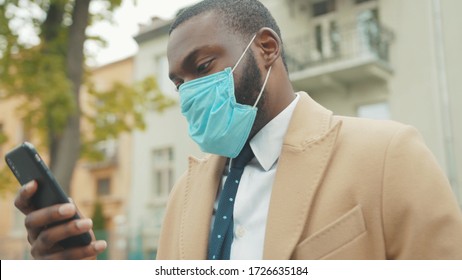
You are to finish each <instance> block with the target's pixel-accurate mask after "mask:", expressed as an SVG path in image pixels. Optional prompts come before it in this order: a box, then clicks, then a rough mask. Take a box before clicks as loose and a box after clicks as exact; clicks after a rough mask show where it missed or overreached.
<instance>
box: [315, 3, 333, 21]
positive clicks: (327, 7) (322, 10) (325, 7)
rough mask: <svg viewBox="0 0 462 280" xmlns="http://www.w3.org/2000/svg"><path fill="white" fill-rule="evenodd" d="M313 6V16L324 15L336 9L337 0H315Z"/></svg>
mask: <svg viewBox="0 0 462 280" xmlns="http://www.w3.org/2000/svg"><path fill="white" fill-rule="evenodd" d="M311 7H312V12H313V17H317V16H322V15H325V14H328V13H330V12H333V11H335V0H321V1H319V0H318V1H314V2H313V4H312V6H311Z"/></svg>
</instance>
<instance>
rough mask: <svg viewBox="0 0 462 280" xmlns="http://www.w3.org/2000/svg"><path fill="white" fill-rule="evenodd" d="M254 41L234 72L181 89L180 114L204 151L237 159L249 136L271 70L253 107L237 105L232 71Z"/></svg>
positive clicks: (201, 79)
mask: <svg viewBox="0 0 462 280" xmlns="http://www.w3.org/2000/svg"><path fill="white" fill-rule="evenodd" d="M254 39H255V36H254V37H253V38H252V40H251V41H250V43H249V44H248V46H247V47H246V49H245V50H244V52H243V53H242V55H241V57H240V58H239V60H238V61H237V63H236V65H235V66H234V68H233V69H232V70H231V68H226V69H225V70H223V71H221V72H217V73H214V74H211V75H209V76H205V77H202V78H198V79H195V80H192V81H189V82H186V83H184V84H182V85H181V86H180V89H179V92H180V104H181V112H182V114H183V115H184V116H185V117H186V119H187V120H188V123H189V135H190V136H191V138H192V139H193V140H194V141H195V142H196V143H197V144H198V145H199V147H200V148H201V150H202V151H203V152H206V153H212V154H217V155H221V156H225V157H229V158H235V157H236V156H237V155H238V154H239V153H240V151H241V150H242V147H244V144H245V142H246V141H247V139H248V137H249V134H250V130H251V129H252V126H253V123H254V121H255V117H256V116H257V108H256V106H257V104H258V101H259V100H260V97H261V95H262V93H263V91H264V89H265V86H266V83H267V82H268V77H269V75H270V72H271V67H270V68H269V69H268V73H267V75H266V78H265V81H264V83H263V86H262V88H261V91H260V94H259V95H258V98H257V100H256V101H255V104H254V105H253V106H249V105H244V104H239V103H237V102H236V97H235V95H234V78H233V72H234V70H235V69H236V67H237V66H238V65H239V63H240V62H241V60H242V58H243V57H244V55H245V54H246V52H247V50H248V49H249V48H250V46H251V45H252V42H253V40H254Z"/></svg>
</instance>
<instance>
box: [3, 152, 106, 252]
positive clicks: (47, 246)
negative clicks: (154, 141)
mask: <svg viewBox="0 0 462 280" xmlns="http://www.w3.org/2000/svg"><path fill="white" fill-rule="evenodd" d="M5 159H6V162H7V164H8V166H9V167H10V169H11V170H12V172H13V173H14V174H15V176H16V178H17V179H18V181H19V182H20V184H21V185H23V187H22V188H21V189H20V191H19V194H18V196H17V198H16V201H15V205H16V207H17V208H18V209H19V210H20V211H21V212H23V213H24V214H26V222H25V224H26V228H27V231H28V240H29V242H30V243H31V245H32V251H31V252H32V255H33V256H34V257H36V258H57V259H64V258H66V259H67V258H72V259H75V258H88V257H92V256H96V254H98V253H100V252H102V251H103V250H104V249H105V247H106V243H105V242H104V241H96V242H92V241H93V240H94V235H93V234H92V231H91V227H92V223H91V220H90V219H81V217H80V216H79V214H78V213H77V210H76V208H75V206H74V205H73V204H71V203H69V199H68V197H67V195H66V194H65V193H64V192H63V190H62V189H61V187H60V186H59V184H58V183H57V181H56V179H55V178H54V176H53V175H52V173H51V171H50V170H49V169H48V167H47V166H46V165H45V163H44V162H43V160H42V159H41V157H40V155H39V154H38V153H37V151H36V150H35V148H34V146H32V145H31V144H29V143H23V144H22V145H20V146H18V147H17V148H15V149H13V150H12V151H11V152H9V153H8V154H7V155H6V156H5Z"/></svg>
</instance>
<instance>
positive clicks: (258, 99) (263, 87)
mask: <svg viewBox="0 0 462 280" xmlns="http://www.w3.org/2000/svg"><path fill="white" fill-rule="evenodd" d="M272 68H273V65H271V66H270V68H269V69H268V73H266V78H265V81H264V82H263V85H262V87H261V90H260V93H259V94H258V97H257V100H256V101H255V104H253V107H254V108H255V107H257V104H258V101H260V98H261V96H262V94H263V91H264V90H265V87H266V83H267V82H268V79H269V76H270V73H271V69H272Z"/></svg>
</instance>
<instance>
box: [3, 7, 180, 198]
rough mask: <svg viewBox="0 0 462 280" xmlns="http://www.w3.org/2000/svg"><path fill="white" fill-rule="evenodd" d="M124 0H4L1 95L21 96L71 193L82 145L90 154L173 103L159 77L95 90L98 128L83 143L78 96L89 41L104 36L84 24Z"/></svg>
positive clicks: (27, 117)
mask: <svg viewBox="0 0 462 280" xmlns="http://www.w3.org/2000/svg"><path fill="white" fill-rule="evenodd" d="M121 2H122V0H0V100H1V98H16V99H18V100H22V103H21V105H20V106H19V108H18V114H19V117H21V118H22V119H23V121H24V124H25V127H26V128H27V129H29V130H30V132H31V133H32V134H33V135H38V136H40V137H41V139H42V143H43V144H44V147H40V149H41V150H44V149H45V147H46V150H47V151H48V153H49V155H50V162H49V165H50V167H51V169H52V170H53V173H54V174H55V176H56V178H57V179H58V181H59V182H60V183H61V185H62V186H63V187H64V189H65V191H66V192H68V193H69V191H70V190H69V185H70V180H71V178H72V172H73V169H74V167H75V164H76V161H77V160H78V158H79V157H80V155H81V151H82V146H83V147H85V149H84V150H85V151H86V152H88V151H91V150H92V149H91V146H92V144H94V143H97V142H98V141H102V140H104V139H105V138H106V137H112V138H115V137H116V136H117V135H118V134H119V133H120V132H125V131H130V130H131V129H134V128H143V127H144V121H143V113H144V112H146V110H149V109H163V108H165V107H166V106H168V105H169V104H172V102H171V101H169V100H168V99H166V98H165V97H164V96H163V95H162V94H161V93H160V92H159V91H158V90H157V85H156V83H155V80H154V79H153V78H150V79H148V80H146V81H143V82H140V84H137V85H134V86H133V87H130V86H123V85H121V84H116V85H115V86H114V88H113V89H111V90H108V91H106V92H97V91H96V90H94V88H91V90H90V93H91V94H92V95H93V96H94V98H95V100H97V102H96V103H95V108H94V110H93V112H92V113H93V114H89V115H88V116H86V117H88V119H89V120H90V123H91V124H92V127H93V129H94V130H93V132H92V133H90V134H91V137H90V138H89V139H86V140H88V141H89V142H88V143H82V139H81V127H80V123H81V119H82V112H81V111H82V110H81V104H80V96H79V94H80V88H81V85H82V84H83V83H84V82H85V81H84V80H85V77H86V76H85V75H84V72H85V66H84V65H85V52H84V43H85V42H86V41H89V40H99V41H100V39H99V38H93V37H92V38H89V37H88V35H87V34H86V29H87V27H88V26H89V25H91V24H92V23H95V22H97V21H100V20H111V16H112V12H113V11H114V9H115V8H117V7H118V6H120V4H121ZM90 4H91V5H99V6H100V9H99V10H98V12H94V13H92V12H91V10H92V9H90ZM101 7H102V8H101ZM26 27H27V28H26ZM25 31H27V32H25ZM24 33H26V34H32V35H30V36H24ZM90 87H91V86H90ZM90 153H91V152H90Z"/></svg>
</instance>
